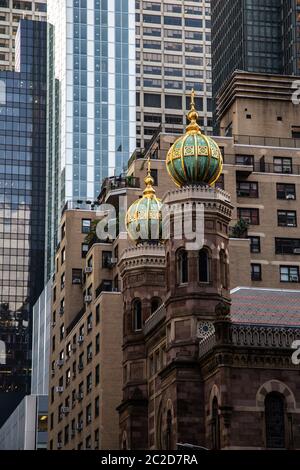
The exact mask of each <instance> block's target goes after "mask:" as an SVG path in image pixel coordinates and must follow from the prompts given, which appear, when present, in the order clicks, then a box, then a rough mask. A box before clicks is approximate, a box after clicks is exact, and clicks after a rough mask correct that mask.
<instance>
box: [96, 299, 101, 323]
mask: <svg viewBox="0 0 300 470" xmlns="http://www.w3.org/2000/svg"><path fill="white" fill-rule="evenodd" d="M99 321H100V304H98V305H97V306H96V325H98V323H99Z"/></svg>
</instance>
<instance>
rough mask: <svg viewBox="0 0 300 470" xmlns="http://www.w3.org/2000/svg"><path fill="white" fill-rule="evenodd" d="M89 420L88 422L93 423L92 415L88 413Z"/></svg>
mask: <svg viewBox="0 0 300 470" xmlns="http://www.w3.org/2000/svg"><path fill="white" fill-rule="evenodd" d="M87 422H88V423H91V422H92V415H88V417H87Z"/></svg>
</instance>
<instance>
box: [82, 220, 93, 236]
mask: <svg viewBox="0 0 300 470" xmlns="http://www.w3.org/2000/svg"><path fill="white" fill-rule="evenodd" d="M90 230H91V219H82V221H81V233H90Z"/></svg>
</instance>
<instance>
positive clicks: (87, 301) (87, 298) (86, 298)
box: [84, 295, 93, 304]
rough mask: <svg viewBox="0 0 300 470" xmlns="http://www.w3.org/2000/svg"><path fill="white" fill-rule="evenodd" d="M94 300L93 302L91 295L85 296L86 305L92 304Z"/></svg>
mask: <svg viewBox="0 0 300 470" xmlns="http://www.w3.org/2000/svg"><path fill="white" fill-rule="evenodd" d="M92 300H93V297H92V296H91V295H85V296H84V301H85V303H86V304H90V303H91V301H92Z"/></svg>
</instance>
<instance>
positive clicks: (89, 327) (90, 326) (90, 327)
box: [87, 323, 93, 331]
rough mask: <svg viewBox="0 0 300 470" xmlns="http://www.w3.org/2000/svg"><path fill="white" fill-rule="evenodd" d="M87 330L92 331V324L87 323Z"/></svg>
mask: <svg viewBox="0 0 300 470" xmlns="http://www.w3.org/2000/svg"><path fill="white" fill-rule="evenodd" d="M87 329H88V331H91V330H92V329H93V324H92V323H88V326H87Z"/></svg>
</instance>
